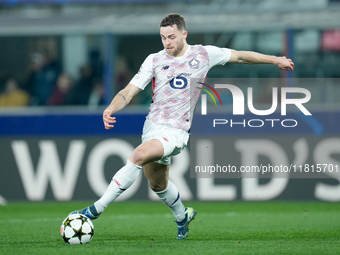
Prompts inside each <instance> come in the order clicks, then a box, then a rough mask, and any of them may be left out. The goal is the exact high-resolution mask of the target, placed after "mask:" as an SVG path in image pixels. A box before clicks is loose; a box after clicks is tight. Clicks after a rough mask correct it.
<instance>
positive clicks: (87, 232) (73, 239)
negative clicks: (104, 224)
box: [60, 214, 94, 244]
mask: <svg viewBox="0 0 340 255" xmlns="http://www.w3.org/2000/svg"><path fill="white" fill-rule="evenodd" d="M60 234H61V237H62V238H63V239H64V241H65V242H66V243H68V244H86V243H88V242H90V241H91V239H92V237H93V234H94V226H93V223H92V221H91V220H90V219H89V218H88V217H86V216H85V215H82V214H71V215H69V216H67V217H66V219H65V220H64V221H63V223H62V224H61V227H60Z"/></svg>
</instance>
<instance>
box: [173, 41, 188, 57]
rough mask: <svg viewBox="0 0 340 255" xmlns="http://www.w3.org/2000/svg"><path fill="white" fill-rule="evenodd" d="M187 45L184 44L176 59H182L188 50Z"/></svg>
mask: <svg viewBox="0 0 340 255" xmlns="http://www.w3.org/2000/svg"><path fill="white" fill-rule="evenodd" d="M188 48H189V45H188V44H187V43H185V44H184V46H183V49H182V50H181V51H180V53H179V54H177V56H176V57H182V56H183V55H184V54H185V53H186V52H187V50H188Z"/></svg>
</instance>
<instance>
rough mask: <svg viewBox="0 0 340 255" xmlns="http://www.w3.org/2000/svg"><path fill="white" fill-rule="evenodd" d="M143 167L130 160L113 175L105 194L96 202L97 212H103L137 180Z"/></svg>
mask: <svg viewBox="0 0 340 255" xmlns="http://www.w3.org/2000/svg"><path fill="white" fill-rule="evenodd" d="M141 169H142V167H141V166H137V165H135V164H133V163H131V162H130V161H129V160H128V161H127V163H126V165H125V166H123V167H122V168H121V169H120V170H118V172H117V173H116V174H115V175H114V176H113V177H112V181H111V183H110V185H109V186H108V187H107V189H106V191H105V193H104V194H103V196H102V197H101V198H100V199H99V200H97V201H96V202H95V203H94V206H95V207H96V210H97V212H98V213H102V212H103V211H104V210H105V208H106V207H107V206H108V205H109V204H111V203H112V202H113V201H114V200H115V199H116V198H117V197H118V196H119V195H120V194H122V193H123V192H124V191H125V190H127V189H128V188H129V187H130V186H131V185H132V184H133V183H134V182H135V180H136V179H137V177H138V175H139V173H140V170H141Z"/></svg>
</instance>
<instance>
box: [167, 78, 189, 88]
mask: <svg viewBox="0 0 340 255" xmlns="http://www.w3.org/2000/svg"><path fill="white" fill-rule="evenodd" d="M187 85H188V80H187V78H185V77H182V76H178V77H176V78H173V79H172V80H171V81H170V87H171V88H173V89H184V88H185V87H186V86H187Z"/></svg>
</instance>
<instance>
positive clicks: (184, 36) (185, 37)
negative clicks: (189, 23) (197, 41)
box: [183, 30, 188, 39]
mask: <svg viewBox="0 0 340 255" xmlns="http://www.w3.org/2000/svg"><path fill="white" fill-rule="evenodd" d="M187 36H188V31H185V30H184V31H183V38H184V39H187Z"/></svg>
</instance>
